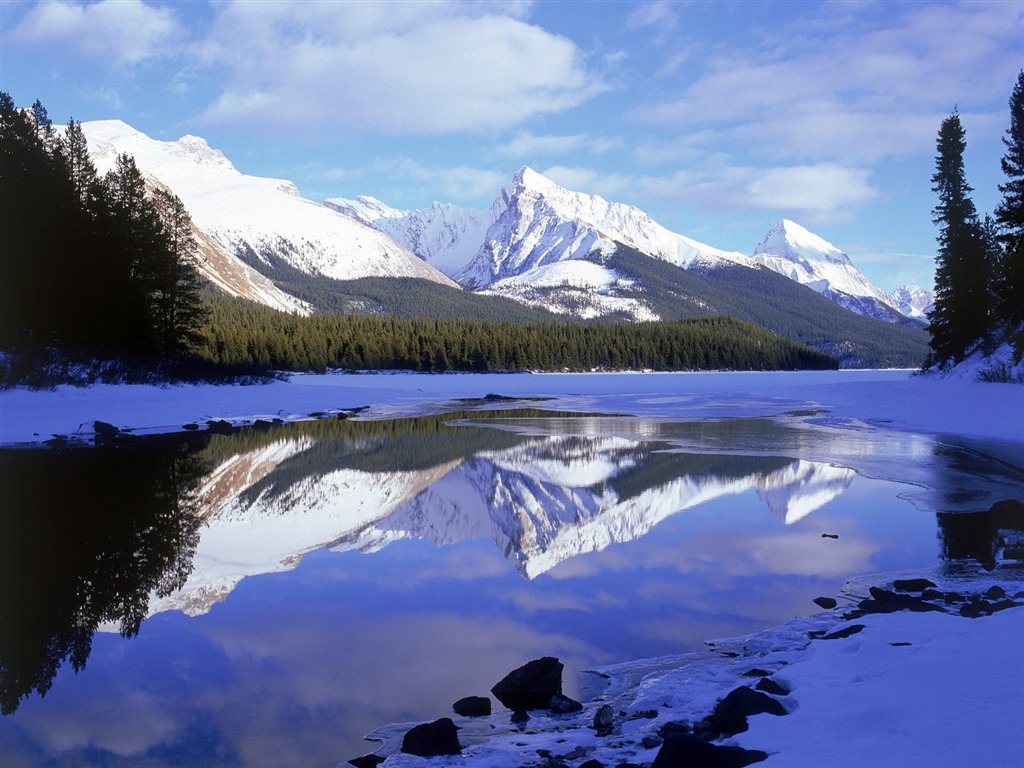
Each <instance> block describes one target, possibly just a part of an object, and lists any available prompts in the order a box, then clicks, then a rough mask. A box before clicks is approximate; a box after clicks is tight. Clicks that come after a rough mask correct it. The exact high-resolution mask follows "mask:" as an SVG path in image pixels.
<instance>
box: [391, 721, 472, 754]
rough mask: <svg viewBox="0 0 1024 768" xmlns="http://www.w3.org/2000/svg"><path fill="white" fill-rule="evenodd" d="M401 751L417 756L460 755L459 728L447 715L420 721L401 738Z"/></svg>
mask: <svg viewBox="0 0 1024 768" xmlns="http://www.w3.org/2000/svg"><path fill="white" fill-rule="evenodd" d="M402 751H403V752H405V753H406V754H408V755H417V756H419V757H435V756H436V755H460V754H462V746H461V745H460V744H459V729H458V728H457V727H456V726H455V723H454V722H452V720H451V718H449V717H442V718H441V719H440V720H435V721H434V722H432V723H422V724H420V725H417V726H416V727H414V728H412V729H410V730H409V731H408V732H407V733H406V734H405V736H404V737H403V738H402Z"/></svg>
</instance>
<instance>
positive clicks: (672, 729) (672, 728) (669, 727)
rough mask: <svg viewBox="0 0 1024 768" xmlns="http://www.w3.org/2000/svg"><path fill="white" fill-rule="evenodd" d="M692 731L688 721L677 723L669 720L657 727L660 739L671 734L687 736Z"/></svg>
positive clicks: (670, 736) (671, 735)
mask: <svg viewBox="0 0 1024 768" xmlns="http://www.w3.org/2000/svg"><path fill="white" fill-rule="evenodd" d="M691 733H692V730H691V728H690V724H689V723H678V722H674V721H670V722H667V723H665V724H664V725H662V726H661V728H659V729H658V735H659V736H660V737H661V738H662V739H669V738H672V737H673V736H679V735H683V736H689V735H690V734H691Z"/></svg>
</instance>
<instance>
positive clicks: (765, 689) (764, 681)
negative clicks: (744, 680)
mask: <svg viewBox="0 0 1024 768" xmlns="http://www.w3.org/2000/svg"><path fill="white" fill-rule="evenodd" d="M754 689H755V690H758V691H761V692H762V693H770V694H772V695H773V696H786V695H788V694H789V689H788V688H786V687H785V686H783V685H779V684H778V683H777V682H776V681H775V680H772V679H771V678H770V677H763V678H761V679H760V680H758V681H757V685H755V686H754Z"/></svg>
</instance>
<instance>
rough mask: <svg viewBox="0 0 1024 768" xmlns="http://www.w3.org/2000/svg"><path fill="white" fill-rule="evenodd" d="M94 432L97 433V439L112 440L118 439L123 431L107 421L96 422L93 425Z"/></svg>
mask: <svg viewBox="0 0 1024 768" xmlns="http://www.w3.org/2000/svg"><path fill="white" fill-rule="evenodd" d="M92 430H93V432H95V433H96V437H97V438H111V437H117V435H118V434H119V433H120V432H121V430H120V429H119V428H117V427H115V426H114V425H113V424H108V423H107V422H105V421H94V422H93V423H92Z"/></svg>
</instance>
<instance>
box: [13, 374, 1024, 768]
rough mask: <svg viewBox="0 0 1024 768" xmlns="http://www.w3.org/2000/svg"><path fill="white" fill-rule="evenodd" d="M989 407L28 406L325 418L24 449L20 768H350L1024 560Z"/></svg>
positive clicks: (365, 391) (825, 391) (17, 573)
mask: <svg viewBox="0 0 1024 768" xmlns="http://www.w3.org/2000/svg"><path fill="white" fill-rule="evenodd" d="M973 386H974V387H977V386H978V385H973ZM994 386H995V387H996V388H995V389H991V390H976V389H974V390H971V391H975V392H978V391H984V392H992V393H995V399H996V400H997V401H998V400H999V398H1006V402H1008V403H1009V404H1010V405H1009V407H1008V408H1007V407H1006V406H1002V410H1003V415H1002V418H1001V419H1000V418H998V412H997V417H995V418H993V417H989V418H988V420H987V421H986V420H985V419H984V418H981V417H980V416H978V415H977V414H978V413H980V412H982V411H984V405H985V404H983V403H979V402H974V401H973V400H968V401H965V402H963V404H962V408H961V409H960V412H959V413H958V414H956V415H949V418H947V414H945V413H943V412H942V410H941V409H942V407H943V405H942V403H943V401H942V399H941V398H936V399H934V400H928V399H927V398H922V397H909V398H907V397H906V395H904V398H905V399H906V400H907V402H908V403H909V404H906V405H904V406H902V407H901V406H900V403H899V402H898V398H894V397H892V396H891V392H892V390H893V389H897V390H898V389H900V388H903V389H906V388H907V387H913V388H920V387H921V384H920V383H918V382H912V383H909V384H908V382H907V377H906V374H901V373H898V372H862V373H857V372H835V373H828V374H778V375H757V374H754V375H746V376H744V375H742V374H697V375H691V376H642V375H637V376H630V375H617V376H579V377H572V376H552V377H548V376H507V377H506V376H423V377H415V376H394V377H388V376H366V377H358V376H355V377H352V376H342V377H333V378H332V377H308V378H300V379H298V380H296V381H294V382H293V383H291V384H288V385H283V384H282V385H272V386H270V387H265V388H242V389H240V388H227V389H219V390H202V392H203V396H202V397H199V398H196V397H195V393H194V392H190V391H189V390H187V389H185V388H179V389H172V390H169V391H167V390H165V391H164V393H165V395H164V397H163V399H160V393H159V391H157V392H153V393H149V392H148V390H147V391H146V392H145V393H142V394H140V395H139V396H138V397H136V398H135V399H134V401H133V402H129V401H132V398H131V397H125V394H126V393H127V392H132V391H134V390H132V389H131V388H120V389H121V395H122V397H121V399H120V400H117V398H116V397H114V394H116V393H115V392H112V393H110V396H109V397H108V396H107V393H106V391H105V390H103V389H98V390H96V391H94V392H93V393H92V394H91V395H90V394H88V393H86V394H85V395H84V396H83V397H78V395H79V393H78V392H76V391H74V390H72V391H69V392H57V393H13V396H12V398H11V399H8V400H7V402H8V403H9V402H12V400H13V401H18V402H20V403H22V404H25V410H24V411H22V412H19V414H18V415H17V416H16V417H12V416H10V412H9V411H8V415H5V417H4V418H5V432H6V434H5V441H6V442H22V441H23V440H24V439H29V438H28V437H27V436H28V435H29V434H30V433H31V432H37V431H38V432H41V433H42V434H43V435H45V434H46V433H47V432H48V431H49V432H58V431H61V430H63V433H64V434H71V435H74V434H75V433H76V429H77V428H76V427H75V425H80V424H82V423H85V422H88V423H91V420H90V418H96V419H104V420H110V421H111V422H113V423H115V424H117V425H119V426H131V427H136V428H137V429H138V431H139V432H160V431H165V430H166V429H167V427H168V426H169V425H172V424H178V425H180V424H181V423H184V422H190V421H196V422H198V423H201V422H200V421H199V419H200V416H201V415H205V414H208V415H210V416H211V417H218V418H222V417H238V418H241V417H253V416H263V417H264V418H269V417H273V416H278V417H283V418H285V419H286V420H288V419H291V418H292V417H294V416H296V415H305V414H308V413H310V412H312V411H319V412H321V413H323V414H325V415H323V416H321V417H319V418H317V419H315V420H312V421H301V422H294V423H284V424H278V425H273V426H265V427H261V428H255V427H253V428H249V429H242V430H236V431H233V432H232V433H231V434H224V435H218V434H209V433H208V432H207V431H206V430H204V429H200V430H197V431H194V432H191V433H189V432H181V433H179V435H178V436H177V437H174V438H156V439H147V440H146V441H143V442H140V443H138V444H132V443H129V444H117V445H111V446H107V447H82V448H77V449H76V448H64V449H61V450H58V451H54V450H8V451H4V452H3V453H2V461H0V471H2V475H0V482H2V483H3V485H2V486H0V492H2V493H3V496H4V498H5V499H9V500H11V502H12V503H11V504H5V505H4V511H3V521H4V522H3V544H2V547H3V563H4V565H3V568H4V580H3V584H4V587H3V589H4V606H5V607H4V613H5V616H4V622H3V624H4V630H3V631H4V633H5V634H4V647H5V651H4V655H5V657H6V658H4V659H3V662H4V667H5V673H6V674H7V676H8V679H7V680H5V688H4V691H5V696H6V698H5V700H4V706H5V709H10V710H13V711H12V712H11V713H10V714H7V715H6V716H5V717H4V720H3V739H2V754H0V762H2V764H3V765H4V766H5V768H6V766H21V765H26V766H28V765H33V766H35V765H105V766H109V765H115V766H116V765H132V766H135V765H152V766H181V765H224V766H227V765H246V766H277V765H281V766H284V765H296V764H303V765H323V766H334V765H338V764H340V763H343V762H344V761H346V760H347V759H349V758H351V757H355V756H357V755H361V754H365V753H367V752H371V751H373V750H374V749H375V746H376V745H375V744H374V743H371V742H366V741H364V740H363V737H364V736H365V735H366V734H367V733H368V732H370V731H371V730H373V729H375V728H378V727H380V726H383V725H385V724H387V723H391V722H407V721H424V720H433V719H436V718H438V717H442V716H446V715H449V714H450V713H451V704H452V702H454V701H455V700H457V699H460V698H462V697H464V696H469V695H488V692H489V689H490V687H491V686H492V685H493V684H494V683H496V682H497V681H498V680H499V679H500V678H502V677H503V676H504V675H505V674H506V673H507V672H508V671H509V670H511V669H513V668H515V667H517V666H519V665H521V664H522V663H524V662H525V661H528V660H529V659H532V658H537V657H540V656H548V655H553V656H558V657H559V658H560V659H561V660H562V661H563V662H564V663H565V664H566V675H565V683H566V693H567V694H568V695H570V696H573V697H577V698H584V697H586V696H587V695H589V691H588V689H587V688H586V686H583V687H580V685H579V684H578V676H577V672H579V671H581V670H584V669H586V668H589V667H593V666H600V665H609V664H616V663H619V662H625V661H630V660H634V659H640V658H649V657H655V656H661V655H666V654H679V653H686V652H690V651H695V650H700V649H702V648H704V647H705V641H707V640H711V639H714V638H722V637H731V636H737V635H743V634H747V633H750V632H755V631H758V630H761V629H764V628H767V627H772V626H775V625H778V624H781V623H783V622H785V621H787V620H788V619H790V618H792V617H794V616H800V615H808V614H812V613H814V612H816V611H817V610H818V609H817V607H816V606H815V605H814V604H813V603H812V600H813V598H815V597H818V596H822V595H824V596H832V595H835V594H837V593H838V591H839V590H840V588H841V587H842V585H843V584H844V583H845V582H846V581H847V580H848V579H850V578H854V577H858V576H862V575H865V574H871V573H879V572H894V571H904V570H917V569H922V568H930V567H934V566H939V567H940V568H945V569H949V570H950V571H955V570H957V569H960V568H962V567H963V564H964V563H975V564H978V563H981V564H983V565H984V566H985V567H986V568H988V569H990V570H994V571H999V570H1002V569H1009V568H1011V567H1013V566H1019V565H1020V564H1021V563H1020V561H1019V557H1020V550H1019V543H1020V536H1021V532H1020V530H1019V528H1020V525H1019V523H1020V521H1017V520H1016V519H1009V520H1006V519H1003V518H1002V517H1000V516H999V515H998V514H993V513H991V512H989V510H990V509H991V507H992V506H993V504H994V503H996V502H998V501H1001V500H1005V499H1017V500H1024V472H1022V470H1021V466H1022V464H1024V461H1021V459H1020V457H1021V453H1022V450H1024V445H1022V442H1024V441H1022V440H1021V439H1020V435H1021V434H1022V433H1021V432H1019V431H1018V432H1016V433H1015V432H1014V420H1015V419H1019V418H1020V417H1021V414H1020V412H1015V411H1014V405H1015V404H1020V402H1021V401H1020V399H1019V395H1018V394H1016V391H1015V390H1012V389H1011V390H1007V389H1003V388H1001V387H999V386H998V385H994ZM286 387H290V388H291V389H290V390H287V391H286V389H285V388H286ZM332 387H333V388H334V391H333V392H332V391H331V388H332ZM110 389H112V390H116V389H117V388H110ZM921 391H922V392H926V391H928V390H927V389H926V388H924V389H921ZM325 392H327V393H328V395H327V396H325ZM958 392H959V390H958ZM492 393H496V394H498V395H500V397H490V398H486V397H484V396H485V395H488V394H492ZM143 394H144V395H145V397H143ZM232 395H234V400H233V401H231V399H230V398H231V396H232ZM90 396H91V397H92V400H89V398H90ZM275 396H276V398H277V400H276V401H275V400H274V399H273V398H274V397H275ZM953 396H954V395H953V394H947V395H944V397H953ZM47 397H49V398H50V403H51V404H56V405H58V406H61V405H63V406H65V411H67V413H65V414H63V415H61V414H59V413H58V414H54V413H52V412H49V411H45V409H43V408H38V409H37V410H36V411H33V410H32V408H33V403H35V402H40V403H41V402H43V400H45V398H47ZM148 397H152V398H153V399H152V400H145V398H148ZM204 397H205V399H203V398H204ZM5 398H7V395H5ZM33 398H37V399H36V400H33ZM190 398H191V408H192V410H191V411H189V410H188V408H189V407H190V402H189V400H190ZM222 398H223V399H224V400H225V401H226V402H228V403H229V405H227V406H225V405H221V404H219V402H220V400H221V399H222ZM263 398H265V400H264V399H263ZM886 398H889V399H888V400H887V399H886ZM140 402H141V403H142V404H140ZM275 405H276V407H274V406H275ZM364 405H368V406H370V408H369V409H368V410H367V411H364V412H361V413H359V415H357V416H355V417H353V418H338V417H337V412H338V410H339V409H348V408H355V407H356V406H364ZM989 405H990V406H991V403H989ZM226 407H230V408H233V410H232V411H225V410H224V409H225V408H226ZM118 408H119V409H120V410H118ZM104 409H108V410H104ZM344 413H345V414H346V415H347V413H348V412H347V411H344ZM965 414H966V415H965ZM33 419H35V421H33ZM61 419H63V420H64V421H63V422H62V421H60V420H61ZM76 419H77V421H75V420H76ZM901 419H902V421H901ZM72 421H74V422H75V425H72V426H71V427H66V428H65V427H62V426H61V424H62V423H67V424H70V423H71V422H72ZM997 421H998V423H996V422H997ZM44 422H45V426H40V425H41V424H43V423H44ZM1007 422H1009V424H1007ZM33 425H34V426H33ZM1018 426H1019V422H1018ZM894 427H898V428H894ZM77 433H78V434H82V433H83V432H82V430H80V429H77ZM1014 434H1016V435H1017V436H1018V439H1016V440H1014V439H1012V437H1013V435H1014ZM23 435H24V436H25V437H24V438H23V437H22V436H23ZM37 437H38V436H37ZM73 442H74V439H72V443H73ZM1015 526H1016V527H1015ZM1014 536H1016V537H1017V538H1016V539H1014V538H1013V537H1014ZM1007 537H1010V539H1011V544H1010V546H1008V545H1007ZM1014 541H1015V542H1017V545H1018V549H1017V550H1014V547H1013V542H1014ZM119 628H120V629H127V630H129V634H134V633H135V631H136V630H137V634H134V636H132V637H122V636H121V634H120V633H119V632H118V629H119ZM94 630H95V632H94ZM76 663H77V664H78V666H80V667H84V668H83V669H81V670H80V671H79V672H78V673H77V674H76V673H75V672H74V670H73V667H74V666H75V665H76ZM51 684H52V687H51ZM42 691H46V695H45V696H44V697H40V696H39V692H42Z"/></svg>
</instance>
